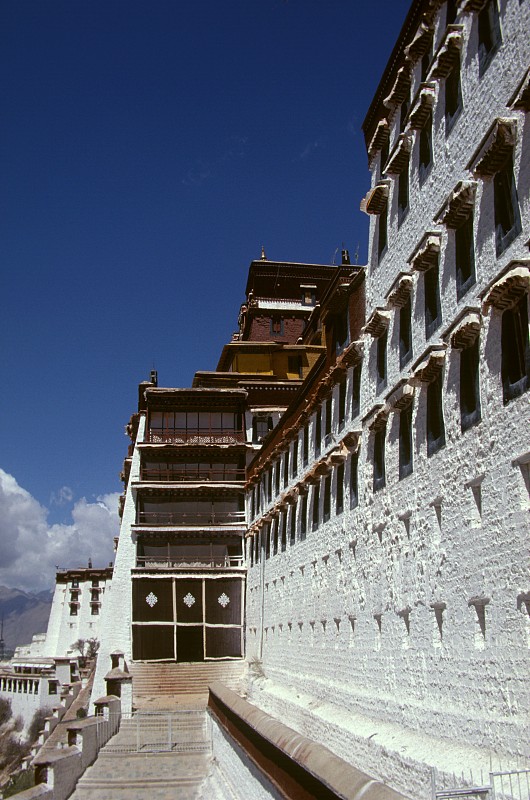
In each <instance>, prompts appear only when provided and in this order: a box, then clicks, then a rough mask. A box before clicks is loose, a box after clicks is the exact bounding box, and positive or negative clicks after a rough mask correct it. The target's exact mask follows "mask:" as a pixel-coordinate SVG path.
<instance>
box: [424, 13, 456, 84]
mask: <svg viewBox="0 0 530 800" xmlns="http://www.w3.org/2000/svg"><path fill="white" fill-rule="evenodd" d="M463 43H464V26H463V25H448V26H447V29H446V31H445V34H444V37H443V39H442V42H441V44H440V47H439V48H438V50H437V52H436V54H435V56H434V59H433V63H432V66H431V69H430V70H429V76H428V77H429V78H447V76H448V75H449V73H450V72H451V70H452V69H453V67H454V66H455V64H457V63H458V62H459V61H460V52H461V50H462V46H463Z"/></svg>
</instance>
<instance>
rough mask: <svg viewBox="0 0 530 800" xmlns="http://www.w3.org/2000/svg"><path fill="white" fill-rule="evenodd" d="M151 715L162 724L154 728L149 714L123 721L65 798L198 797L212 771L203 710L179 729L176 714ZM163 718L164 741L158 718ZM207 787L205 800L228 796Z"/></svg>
mask: <svg viewBox="0 0 530 800" xmlns="http://www.w3.org/2000/svg"><path fill="white" fill-rule="evenodd" d="M157 716H160V719H161V722H162V724H161V725H160V727H159V728H158V731H157V718H156V717H154V718H153V717H150V715H141V716H140V726H138V722H137V720H136V719H134V718H133V719H132V720H124V721H123V722H122V725H121V729H120V731H119V732H118V733H117V734H116V735H115V736H113V737H112V739H110V740H109V742H108V743H107V745H106V746H105V747H103V748H102V749H101V750H100V752H99V755H98V758H97V760H96V761H95V762H94V764H93V765H92V766H91V767H89V768H88V769H87V770H86V772H85V774H84V775H83V776H82V778H81V779H80V780H79V782H78V784H77V787H76V790H75V792H74V793H73V794H72V795H71V800H145V798H146V797H148V798H149V800H175V798H178V800H202V798H203V794H202V793H201V785H202V784H203V783H204V781H205V780H206V779H207V778H211V777H212V773H214V772H215V771H216V770H215V764H214V762H213V760H212V754H211V740H210V729H209V725H208V720H207V718H206V713H205V712H195V713H194V714H193V717H192V718H190V719H186V720H184V722H182V723H181V725H180V727H179V724H178V723H179V720H178V716H179V715H177V714H174V713H173V714H171V713H170V712H168V713H167V714H163V715H157ZM169 717H171V719H172V723H171V734H170V737H169V740H168V738H167V737H168V729H167V727H164V723H163V721H164V720H167V719H169ZM157 740H158V744H157ZM157 747H160V751H158V752H157ZM169 747H171V749H168V748H169ZM216 783H217V782H216V781H214V783H213V785H216ZM208 785H209V790H208V800H224V798H226V797H228V796H229V794H228V793H225V792H224V790H223V787H222V785H220V784H219V792H218V793H217V792H216V793H215V794H216V796H213V794H212V790H211V787H212V781H211V780H210V781H209V782H208Z"/></svg>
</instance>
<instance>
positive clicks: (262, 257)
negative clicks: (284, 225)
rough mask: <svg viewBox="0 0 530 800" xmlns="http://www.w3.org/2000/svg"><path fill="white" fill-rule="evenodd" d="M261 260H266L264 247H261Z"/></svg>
mask: <svg viewBox="0 0 530 800" xmlns="http://www.w3.org/2000/svg"><path fill="white" fill-rule="evenodd" d="M261 260H262V261H266V260H267V256H266V255H265V247H264V246H263V245H261Z"/></svg>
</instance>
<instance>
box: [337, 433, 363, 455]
mask: <svg viewBox="0 0 530 800" xmlns="http://www.w3.org/2000/svg"><path fill="white" fill-rule="evenodd" d="M361 435H362V431H360V430H359V431H349V432H348V433H347V434H346V436H344V437H343V439H342V443H343V444H344V445H345V446H346V447H347V448H348V450H349V452H350V453H355V452H357V450H358V449H359V445H360V443H361Z"/></svg>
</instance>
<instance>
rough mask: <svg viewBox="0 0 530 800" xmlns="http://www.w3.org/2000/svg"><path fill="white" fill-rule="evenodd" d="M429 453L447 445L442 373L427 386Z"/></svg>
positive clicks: (432, 453) (433, 452)
mask: <svg viewBox="0 0 530 800" xmlns="http://www.w3.org/2000/svg"><path fill="white" fill-rule="evenodd" d="M426 416H427V424H426V433H427V455H428V456H433V455H434V454H435V453H437V452H438V451H439V450H441V449H442V447H444V446H445V421H444V415H443V382H442V374H441V373H440V374H439V375H438V376H437V377H436V378H435V379H434V380H433V381H431V383H429V384H428V386H427V414H426Z"/></svg>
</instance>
